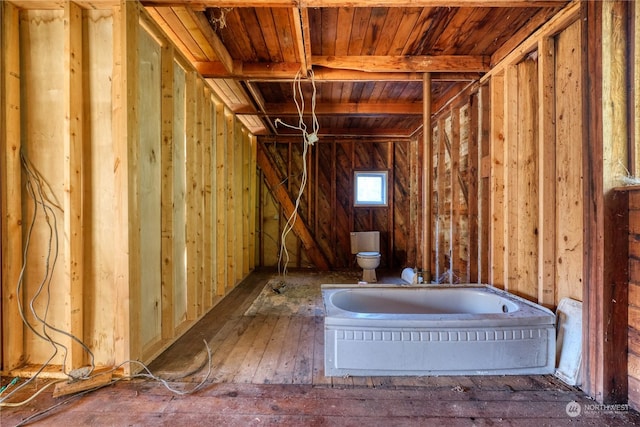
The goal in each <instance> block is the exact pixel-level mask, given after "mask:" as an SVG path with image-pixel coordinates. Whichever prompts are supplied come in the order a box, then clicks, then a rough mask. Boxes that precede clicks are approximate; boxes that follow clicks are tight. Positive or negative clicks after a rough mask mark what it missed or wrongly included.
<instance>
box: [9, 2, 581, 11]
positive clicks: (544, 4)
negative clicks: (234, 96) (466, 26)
mask: <svg viewBox="0 0 640 427" xmlns="http://www.w3.org/2000/svg"><path fill="white" fill-rule="evenodd" d="M98 2H100V1H98ZM141 2H142V4H143V5H145V6H185V5H187V6H189V7H192V8H195V9H199V10H202V9H204V8H207V7H238V8H240V7H298V6H299V7H304V8H320V7H357V8H361V7H557V6H562V5H564V4H567V3H569V1H568V0H141ZM14 3H16V4H17V5H18V6H19V5H21V4H25V3H26V4H29V3H31V1H29V0H22V1H20V0H15V1H14ZM37 3H42V4H49V3H51V4H53V5H59V4H60V1H59V0H58V1H37Z"/></svg>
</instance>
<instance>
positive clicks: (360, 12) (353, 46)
mask: <svg viewBox="0 0 640 427" xmlns="http://www.w3.org/2000/svg"><path fill="white" fill-rule="evenodd" d="M370 19H371V9H369V8H365V7H359V8H356V9H355V13H354V15H353V23H352V25H351V36H350V37H349V49H348V52H347V53H348V55H356V56H357V55H362V48H363V46H364V38H365V36H366V34H367V29H368V28H369V20H370Z"/></svg>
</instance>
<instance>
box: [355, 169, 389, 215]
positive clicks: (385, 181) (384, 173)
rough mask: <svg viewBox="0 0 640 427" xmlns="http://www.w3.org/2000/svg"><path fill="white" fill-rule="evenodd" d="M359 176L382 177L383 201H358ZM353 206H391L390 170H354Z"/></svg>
mask: <svg viewBox="0 0 640 427" xmlns="http://www.w3.org/2000/svg"><path fill="white" fill-rule="evenodd" d="M358 177H381V178H382V199H383V200H382V202H379V203H378V202H375V201H363V202H359V201H358ZM353 206H354V207H355V208H386V207H388V206H389V171H388V170H386V169H361V170H354V171H353Z"/></svg>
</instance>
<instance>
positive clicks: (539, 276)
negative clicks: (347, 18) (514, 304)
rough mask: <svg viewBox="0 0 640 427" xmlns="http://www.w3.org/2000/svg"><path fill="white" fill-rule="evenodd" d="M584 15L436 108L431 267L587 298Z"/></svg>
mask: <svg viewBox="0 0 640 427" xmlns="http://www.w3.org/2000/svg"><path fill="white" fill-rule="evenodd" d="M577 16H578V8H577V7H573V8H572V9H571V12H570V16H569V17H567V16H563V17H562V19H561V20H560V21H559V23H558V22H551V23H550V24H549V25H548V26H547V27H546V28H544V29H543V30H541V31H540V32H539V33H538V34H537V35H536V36H535V37H533V38H532V39H531V40H529V41H528V42H527V43H528V48H527V49H526V50H524V48H523V50H522V51H520V52H516V53H515V54H514V55H512V56H509V57H507V59H506V60H505V61H504V62H501V63H500V64H498V65H496V66H495V67H494V68H493V69H492V71H491V72H490V73H489V74H488V75H487V76H486V77H485V78H484V79H483V81H482V82H481V83H480V84H479V85H475V86H473V87H470V88H469V89H468V90H466V91H464V92H463V93H461V94H460V96H458V97H457V98H456V99H455V100H453V101H452V102H451V103H450V104H449V105H448V106H447V107H445V108H443V109H441V110H440V111H439V112H437V114H436V115H435V117H434V128H433V141H434V142H433V153H434V160H433V163H434V166H435V167H434V190H433V196H432V197H433V204H434V214H433V217H432V221H433V223H434V224H435V225H436V226H435V236H434V241H435V244H434V246H433V249H434V254H433V260H434V262H435V263H436V264H435V266H434V267H435V268H434V271H435V273H436V275H435V277H434V279H437V280H438V281H440V282H445V283H467V282H471V283H478V282H488V283H491V284H493V285H495V286H498V287H501V288H505V289H507V290H509V291H510V292H513V293H515V294H518V295H520V296H523V297H525V298H527V299H530V300H533V301H536V302H539V303H541V304H543V305H546V306H548V307H551V308H555V306H557V304H558V303H559V301H560V299H561V298H563V297H571V298H575V299H578V300H581V299H582V287H583V281H582V269H583V264H582V253H583V250H582V244H581V241H582V240H581V230H582V228H583V225H582V210H583V205H582V201H581V197H580V194H581V191H582V163H581V159H582V150H581V148H580V147H581V144H582V132H581V128H582V108H581V105H582V104H581V99H582V98H581V90H582V89H581V86H580V81H576V79H575V78H571V76H572V75H573V76H575V75H578V74H579V73H580V56H579V55H580V49H579V48H577V46H578V47H579V46H580V38H581V33H580V24H579V20H578V19H577ZM554 94H555V95H554ZM556 124H557V125H556ZM479 248H480V250H479Z"/></svg>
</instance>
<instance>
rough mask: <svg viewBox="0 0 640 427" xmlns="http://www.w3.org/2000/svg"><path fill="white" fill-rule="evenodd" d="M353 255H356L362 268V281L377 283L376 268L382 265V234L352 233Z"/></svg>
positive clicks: (372, 232) (369, 232) (374, 232)
mask: <svg viewBox="0 0 640 427" xmlns="http://www.w3.org/2000/svg"><path fill="white" fill-rule="evenodd" d="M351 253H352V254H355V255H356V260H357V261H358V265H359V266H360V267H361V268H362V280H363V281H364V282H369V283H375V282H377V281H378V280H377V278H376V268H378V266H379V265H380V232H379V231H359V232H351Z"/></svg>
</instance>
